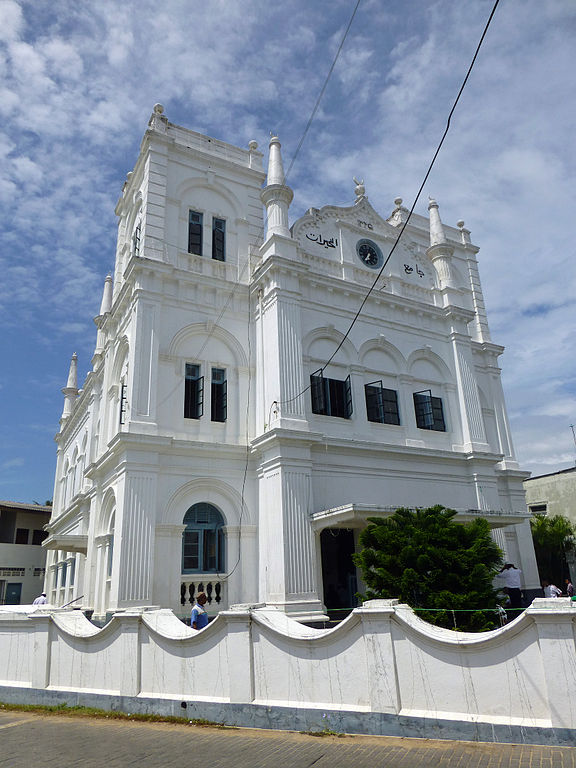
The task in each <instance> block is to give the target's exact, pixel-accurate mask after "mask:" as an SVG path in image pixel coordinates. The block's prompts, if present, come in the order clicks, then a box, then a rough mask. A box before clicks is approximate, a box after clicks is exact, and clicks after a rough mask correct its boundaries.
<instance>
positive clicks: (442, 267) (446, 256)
mask: <svg viewBox="0 0 576 768" xmlns="http://www.w3.org/2000/svg"><path fill="white" fill-rule="evenodd" d="M429 200H430V202H429V203H428V210H429V211H430V247H429V248H428V250H427V251H426V253H427V254H428V257H429V259H430V261H431V262H432V264H433V265H434V267H435V269H436V271H437V273H438V277H439V278H440V287H441V288H454V287H455V285H454V276H453V274H452V255H453V253H454V248H453V246H451V245H450V244H449V243H448V240H447V238H446V233H445V232H444V225H443V224H442V219H441V218H440V212H439V210H438V203H437V202H436V200H433V199H432V198H429Z"/></svg>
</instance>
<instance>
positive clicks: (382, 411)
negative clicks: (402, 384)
mask: <svg viewBox="0 0 576 768" xmlns="http://www.w3.org/2000/svg"><path fill="white" fill-rule="evenodd" d="M369 387H370V388H371V390H372V391H371V392H369V391H368V388H369ZM390 395H393V396H394V397H390ZM364 398H365V400H366V418H367V420H368V421H370V422H372V423H374V424H392V425H394V426H397V427H399V426H400V424H401V422H400V409H399V408H398V392H397V391H396V390H395V389H387V388H386V387H385V386H384V385H383V384H382V380H381V379H379V380H377V381H371V382H369V383H368V384H364ZM370 398H373V399H374V400H375V401H376V402H372V403H370V402H369V400H370ZM391 403H393V406H391V405H390V404H391ZM387 404H388V405H387ZM371 415H375V416H377V418H371Z"/></svg>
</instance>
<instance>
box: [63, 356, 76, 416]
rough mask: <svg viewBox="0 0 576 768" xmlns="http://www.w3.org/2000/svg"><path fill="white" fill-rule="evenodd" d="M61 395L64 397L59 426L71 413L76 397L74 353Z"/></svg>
mask: <svg viewBox="0 0 576 768" xmlns="http://www.w3.org/2000/svg"><path fill="white" fill-rule="evenodd" d="M62 394H63V395H64V410H63V411H62V418H61V419H60V423H61V424H63V423H64V421H65V420H66V419H67V418H68V416H70V414H71V413H72V410H73V408H74V403H75V402H76V398H77V397H78V355H77V354H76V352H74V354H73V355H72V359H71V360H70V370H69V371H68V381H67V382H66V386H65V387H64V388H63V389H62Z"/></svg>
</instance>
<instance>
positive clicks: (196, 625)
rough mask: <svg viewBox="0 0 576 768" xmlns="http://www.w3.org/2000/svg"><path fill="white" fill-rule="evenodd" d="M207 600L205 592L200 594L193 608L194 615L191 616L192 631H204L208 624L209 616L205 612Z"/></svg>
mask: <svg viewBox="0 0 576 768" xmlns="http://www.w3.org/2000/svg"><path fill="white" fill-rule="evenodd" d="M207 599H208V598H207V597H206V593H205V592H198V595H197V596H196V602H195V603H194V605H193V607H192V615H191V616H190V626H191V627H192V629H204V627H205V626H206V625H207V624H208V614H207V613H206V611H205V610H204V606H205V605H206V601H207Z"/></svg>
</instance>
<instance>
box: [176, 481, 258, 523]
mask: <svg viewBox="0 0 576 768" xmlns="http://www.w3.org/2000/svg"><path fill="white" fill-rule="evenodd" d="M200 502H206V503H208V504H212V505H214V506H215V507H217V508H218V509H219V510H220V512H221V513H222V515H223V517H224V523H225V525H227V526H239V525H241V524H244V525H254V520H253V515H252V513H251V511H250V509H249V507H248V506H247V504H246V502H245V501H244V500H243V499H242V496H241V495H240V493H238V491H237V490H236V489H235V488H233V487H232V486H230V485H228V483H225V482H223V481H222V480H217V479H215V478H211V477H199V478H196V479H195V480H190V481H189V482H188V483H186V484H185V485H182V486H180V488H178V490H177V491H175V493H173V494H172V496H171V498H170V499H169V501H168V503H167V504H166V507H165V508H164V510H163V511H162V520H161V522H162V523H165V524H169V525H181V524H182V518H183V515H184V513H185V512H186V510H188V509H189V508H190V507H192V506H193V505H194V504H198V503H200Z"/></svg>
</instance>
